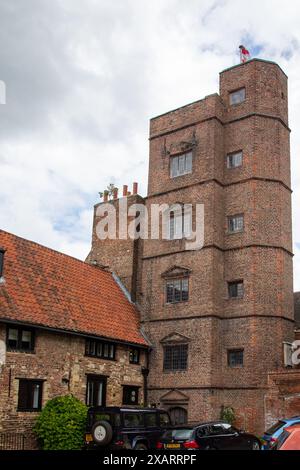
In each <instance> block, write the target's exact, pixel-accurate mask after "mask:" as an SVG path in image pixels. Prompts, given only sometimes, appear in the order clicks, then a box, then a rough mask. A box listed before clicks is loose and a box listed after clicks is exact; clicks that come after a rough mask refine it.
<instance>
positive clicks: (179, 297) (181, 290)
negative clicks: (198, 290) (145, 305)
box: [166, 278, 189, 304]
mask: <svg viewBox="0 0 300 470" xmlns="http://www.w3.org/2000/svg"><path fill="white" fill-rule="evenodd" d="M187 300H189V281H188V279H187V278H183V279H173V280H170V281H167V283H166V301H167V303H168V304H174V303H177V302H185V301H187Z"/></svg>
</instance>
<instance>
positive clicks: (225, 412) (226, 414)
mask: <svg viewBox="0 0 300 470" xmlns="http://www.w3.org/2000/svg"><path fill="white" fill-rule="evenodd" d="M220 418H221V420H222V421H226V423H228V424H231V425H232V424H233V423H234V421H235V413H234V409H233V408H231V407H230V406H222V409H221V416H220Z"/></svg>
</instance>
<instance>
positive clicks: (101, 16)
mask: <svg viewBox="0 0 300 470" xmlns="http://www.w3.org/2000/svg"><path fill="white" fill-rule="evenodd" d="M299 24H300V7H299V2H298V0H289V1H288V2H286V3H285V4H284V9H283V4H282V1H281V0H280V1H279V0H252V1H251V2H250V3H249V2H248V1H247V2H246V1H244V0H219V1H213V0H188V1H186V2H182V0H151V1H149V0H85V1H82V0H63V1H61V0H26V1H24V0H0V80H2V81H3V82H5V84H6V104H5V105H4V104H0V227H1V228H2V229H4V230H7V231H10V232H13V233H15V234H17V235H19V236H22V237H25V238H28V239H31V240H34V241H37V242H39V243H42V244H44V245H46V246H50V247H52V248H54V249H56V250H59V251H62V252H65V253H67V254H70V255H73V256H75V257H77V258H80V259H84V258H85V257H86V256H87V254H88V252H89V249H90V242H91V228H92V215H93V205H94V204H95V203H96V202H98V201H99V195H98V192H99V191H103V189H105V188H106V187H107V185H108V184H109V183H114V184H115V185H116V186H118V187H119V188H121V187H122V185H123V184H128V185H129V186H130V185H132V182H133V181H138V182H139V192H140V193H141V194H142V195H146V192H147V173H148V133H149V119H150V118H151V117H153V116H156V115H159V114H161V113H164V112H166V111H168V110H171V109H174V108H177V107H180V106H183V105H185V104H187V103H189V102H192V101H195V100H198V99H201V98H203V97H204V96H206V95H208V94H211V93H215V92H217V91H218V79H219V72H220V71H221V70H223V69H224V68H227V67H230V66H232V65H235V64H237V63H238V62H239V55H238V46H239V45H240V44H244V45H245V46H246V47H247V48H248V49H250V52H251V53H252V56H255V57H259V58H262V59H268V60H272V61H275V62H277V63H279V64H280V66H281V67H282V68H283V70H284V71H285V72H286V73H287V75H288V76H289V110H290V127H291V129H292V134H291V164H292V188H293V191H294V192H293V239H294V253H295V257H294V288H295V290H300V217H299V215H300V181H299V180H300V163H299V155H300V152H299V151H300V133H299V132H298V127H299V125H300V28H299Z"/></svg>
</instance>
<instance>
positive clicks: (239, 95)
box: [229, 88, 246, 105]
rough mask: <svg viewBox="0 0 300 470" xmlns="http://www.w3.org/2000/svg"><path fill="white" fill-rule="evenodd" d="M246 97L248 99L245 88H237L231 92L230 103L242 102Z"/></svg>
mask: <svg viewBox="0 0 300 470" xmlns="http://www.w3.org/2000/svg"><path fill="white" fill-rule="evenodd" d="M245 99H246V89H245V88H240V89H239V90H235V91H232V92H231V93H229V103H230V105H233V104H239V103H242V102H243V101H245Z"/></svg>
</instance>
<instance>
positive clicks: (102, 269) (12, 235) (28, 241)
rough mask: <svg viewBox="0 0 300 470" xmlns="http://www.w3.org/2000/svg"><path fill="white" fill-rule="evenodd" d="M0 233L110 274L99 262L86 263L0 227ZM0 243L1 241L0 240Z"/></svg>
mask: <svg viewBox="0 0 300 470" xmlns="http://www.w3.org/2000/svg"><path fill="white" fill-rule="evenodd" d="M1 233H4V234H6V235H8V236H10V237H13V238H18V239H19V240H23V241H24V242H26V243H30V244H31V245H36V246H38V247H39V248H42V249H44V250H48V251H51V252H53V253H56V254H58V255H61V256H66V257H67V258H70V259H72V260H74V261H78V263H81V264H82V265H83V266H87V267H89V268H91V269H94V270H95V268H97V269H98V270H99V269H100V270H101V272H104V273H107V274H111V273H110V271H109V270H107V269H105V268H104V267H101V266H100V265H99V264H97V265H93V264H89V263H86V262H85V261H82V260H81V259H79V258H75V256H72V255H68V254H67V253H62V252H61V251H58V250H55V249H54V248H50V247H49V246H45V245H42V244H41V243H38V242H35V241H33V240H28V238H24V237H20V236H19V235H15V234H14V233H11V232H7V231H6V230H3V229H0V234H1ZM0 245H1V242H0Z"/></svg>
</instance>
